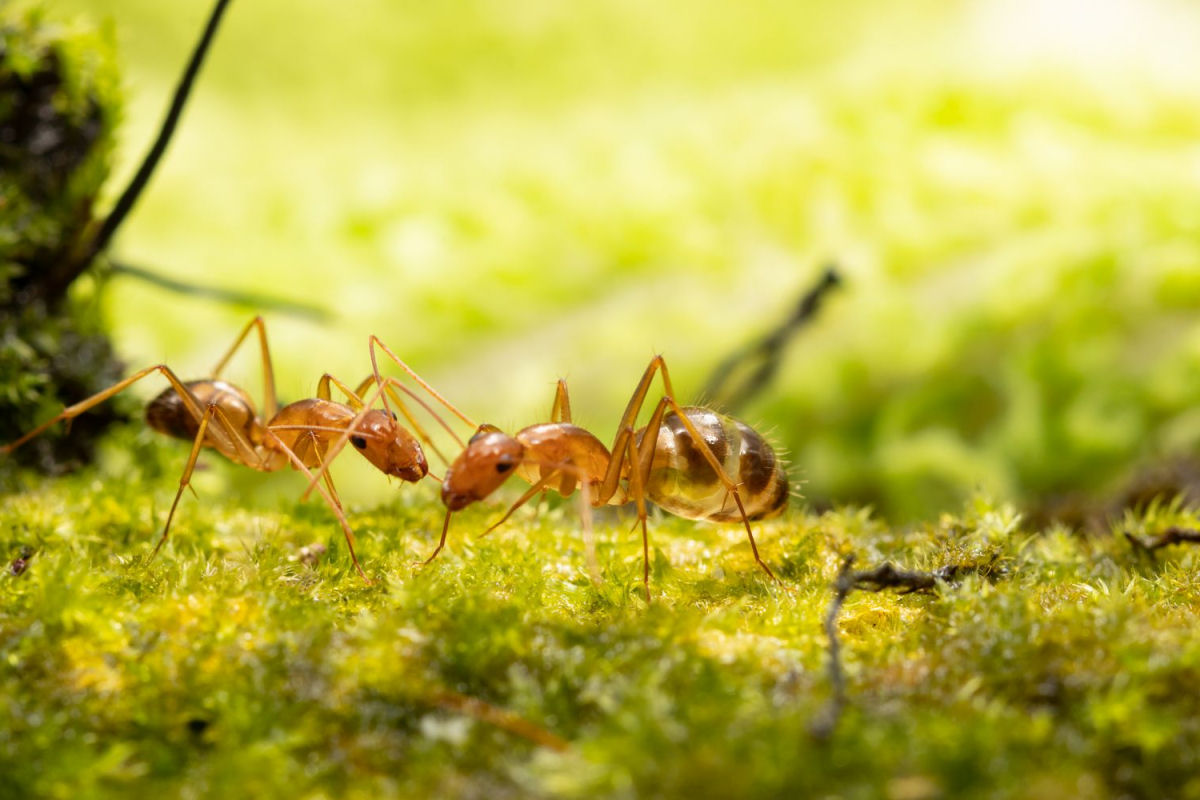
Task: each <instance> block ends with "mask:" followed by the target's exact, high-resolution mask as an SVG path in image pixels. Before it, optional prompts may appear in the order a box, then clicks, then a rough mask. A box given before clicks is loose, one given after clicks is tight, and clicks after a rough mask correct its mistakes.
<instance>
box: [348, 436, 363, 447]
mask: <svg viewBox="0 0 1200 800" xmlns="http://www.w3.org/2000/svg"><path fill="white" fill-rule="evenodd" d="M350 444H352V445H354V446H355V447H357V448H358V449H359V450H365V449H366V447H367V439H366V437H365V436H351V437H350Z"/></svg>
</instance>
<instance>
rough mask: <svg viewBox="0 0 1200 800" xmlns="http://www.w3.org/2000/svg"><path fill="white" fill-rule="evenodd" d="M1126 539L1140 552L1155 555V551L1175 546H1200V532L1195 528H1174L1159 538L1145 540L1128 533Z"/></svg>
mask: <svg viewBox="0 0 1200 800" xmlns="http://www.w3.org/2000/svg"><path fill="white" fill-rule="evenodd" d="M1125 538H1126V539H1128V540H1129V543H1130V544H1132V545H1133V546H1134V547H1136V548H1138V549H1139V550H1142V551H1144V552H1147V553H1153V552H1154V551H1155V550H1161V549H1162V548H1164V547H1170V546H1171V545H1173V544H1200V531H1198V530H1195V529H1194V528H1178V527H1173V528H1167V529H1166V530H1165V531H1163V532H1162V533H1160V534H1159V535H1158V536H1152V537H1146V538H1144V539H1143V538H1140V537H1138V536H1135V535H1134V534H1132V533H1130V532H1129V531H1126V532H1125Z"/></svg>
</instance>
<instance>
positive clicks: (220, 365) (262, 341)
mask: <svg viewBox="0 0 1200 800" xmlns="http://www.w3.org/2000/svg"><path fill="white" fill-rule="evenodd" d="M254 328H257V329H258V349H259V352H260V353H261V357H262V371H263V418H264V419H271V418H272V417H274V416H275V414H276V413H278V411H279V401H278V400H277V399H276V396H275V369H274V368H273V367H272V366H271V349H270V347H268V346H267V324H266V322H264V321H263V318H262V317H261V316H258V317H255V318H254V319H252V320H250V323H249V324H248V325H247V326H246V327H245V328H243V329H242V332H241V333H240V334H238V337H237V338H236V339H234V341H233V346H232V347H230V348H229V349H228V350H227V351H225V355H224V356H222V357H221V360H220V361H218V362H217V365H216V366H215V367H213V369H212V373H211V374H210V375H209V377H211V378H212V379H213V380H216V379H217V378H219V377H220V376H221V370H223V369H225V365H226V364H228V363H229V359H231V358H233V354H234V353H236V352H237V350H238V348H239V347H241V346H242V343H243V342H245V341H246V337H247V336H249V335H250V331H251V329H254Z"/></svg>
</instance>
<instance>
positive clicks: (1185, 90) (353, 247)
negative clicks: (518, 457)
mask: <svg viewBox="0 0 1200 800" xmlns="http://www.w3.org/2000/svg"><path fill="white" fill-rule="evenodd" d="M48 5H49V7H50V8H51V9H52V10H54V11H56V12H60V13H62V14H64V15H86V16H88V17H91V18H100V19H103V20H106V24H109V25H110V26H111V29H112V32H113V35H114V36H115V38H116V40H117V45H118V52H119V54H120V60H121V65H122V70H123V75H124V81H125V85H126V89H127V97H128V104H127V118H126V120H125V122H124V124H123V126H122V128H121V130H120V132H119V157H118V164H117V167H118V168H117V172H116V176H115V178H116V179H115V180H113V181H111V184H110V189H111V191H112V192H113V193H114V194H115V192H116V191H117V189H118V188H119V186H121V185H123V182H124V180H125V179H126V177H127V176H128V175H129V173H130V172H131V170H132V166H133V165H134V164H135V163H136V161H137V159H138V158H140V156H141V153H142V152H143V150H144V149H145V147H146V145H147V142H148V141H149V139H150V137H151V135H152V132H153V130H154V129H155V127H156V126H157V124H158V121H159V118H160V116H161V113H162V111H163V109H164V107H165V104H166V101H167V98H168V96H169V93H170V90H171V88H172V86H173V83H174V81H175V79H176V76H177V74H178V71H179V70H180V68H181V66H182V64H183V62H184V60H185V59H186V56H187V53H188V52H189V50H190V47H191V44H192V41H193V40H194V38H195V36H196V35H197V33H198V31H199V28H200V26H201V24H202V22H203V19H204V17H205V15H206V14H207V12H208V10H209V3H208V2H207V0H205V1H203V2H202V1H201V0H186V1H185V0H175V1H174V2H170V3H164V2H160V0H103V2H100V0H90V1H89V0H52V1H51V2H49V3H48ZM1198 76H1200V12H1198V11H1197V9H1196V8H1195V7H1194V6H1191V5H1189V4H1186V3H1182V2H1178V3H1172V2H1151V0H1112V2H1106V3H1103V4H1095V3H1087V2H1083V0H1076V1H1074V2H1072V1H1070V0H1059V1H1058V2H1042V1H1041V0H1017V1H1014V2H1002V1H1001V0H978V1H977V2H951V3H947V2H904V3H899V2H875V1H872V2H866V0H861V1H856V0H851V1H850V2H844V3H840V4H827V3H817V2H796V1H795V0H787V1H786V2H784V1H779V2H774V1H771V2H759V3H753V4H733V3H723V2H696V1H695V0H692V1H690V2H681V1H678V0H666V1H665V2H659V3H654V4H646V3H634V2H627V1H617V0H612V1H610V2H603V1H602V0H582V1H581V2H575V3H570V4H563V3H552V2H547V0H506V1H505V2H487V1H486V0H472V1H468V2H455V3H446V2H426V3H415V2H385V1H384V0H361V1H360V2H355V3H352V4H345V5H340V6H335V5H332V4H329V3H326V2H315V1H314V0H290V2H282V0H235V2H234V3H233V5H232V7H231V9H230V13H229V15H228V18H227V20H226V23H225V27H224V28H223V30H222V31H221V33H220V36H219V38H218V40H217V42H216V45H215V48H214V50H213V52H212V54H211V58H210V61H209V63H208V65H207V67H206V69H205V72H204V74H203V75H202V77H201V80H200V83H199V86H198V91H197V93H196V95H195V98H194V102H193V104H192V105H191V107H190V108H189V110H188V112H187V114H186V116H185V118H184V121H183V125H182V127H181V130H180V133H179V136H178V138H177V140H176V141H175V142H174V144H173V146H172V148H171V151H170V152H169V154H168V157H167V159H166V162H165V164H164V166H163V167H162V169H161V171H160V173H159V174H158V175H157V177H156V178H155V180H154V182H153V184H152V186H151V187H150V190H149V192H148V194H147V195H146V196H145V197H144V198H143V200H142V202H141V204H140V206H139V208H138V209H137V211H136V213H135V215H134V218H133V219H132V220H131V221H130V222H129V224H128V225H127V226H126V228H125V229H124V230H123V232H122V233H121V235H120V237H119V239H118V241H117V243H116V248H115V250H114V252H115V254H117V255H118V256H119V257H120V258H122V259H124V260H127V261H129V262H131V263H134V264H138V265H142V266H146V267H151V268H153V269H155V270H157V271H160V272H162V273H164V274H167V275H170V276H172V277H175V278H178V279H182V280H188V281H194V282H201V283H211V284H215V285H222V286H229V287H236V288H240V289H245V290H254V291H262V292H270V293H274V294H277V295H280V296H283V297H287V298H291V299H297V300H303V301H306V302H310V303H315V304H318V305H320V306H322V307H324V308H326V309H327V310H328V311H329V312H331V314H332V315H333V316H332V318H331V319H330V320H329V321H328V322H326V323H322V324H317V323H313V322H310V321H306V320H303V319H298V318H288V317H285V316H282V315H278V314H268V321H269V325H270V331H271V335H272V339H273V344H274V349H275V358H276V368H277V373H278V378H279V384H280V390H281V393H282V394H283V395H284V397H286V398H292V399H295V398H298V397H301V396H307V395H309V394H310V393H311V392H312V389H313V386H314V385H315V382H316V379H317V377H318V376H319V375H320V373H321V372H323V371H327V370H328V371H332V372H334V373H336V374H338V375H340V376H343V377H345V378H346V379H347V380H356V379H358V378H359V377H360V376H362V375H364V374H365V373H366V372H367V370H368V362H367V352H366V346H365V345H366V340H367V336H368V334H370V333H376V334H378V335H380V336H381V337H382V338H383V339H384V340H385V341H387V342H388V343H390V344H391V345H392V346H393V348H394V349H396V350H397V351H398V352H399V353H400V354H401V355H402V356H403V357H405V358H406V359H408V360H409V362H410V363H411V364H412V365H413V366H414V367H416V368H417V369H418V370H420V371H421V372H423V373H424V374H425V375H426V377H428V378H429V379H430V380H431V381H432V382H433V383H434V384H435V385H436V386H438V387H439V388H440V389H441V390H443V391H444V392H445V393H446V394H447V395H448V396H449V397H450V398H452V399H453V400H454V401H455V402H457V403H458V404H459V405H460V406H462V407H463V408H464V410H466V411H467V413H469V414H471V415H473V416H475V417H476V418H479V419H484V420H487V421H490V422H494V423H496V424H499V425H502V426H508V427H520V426H523V425H526V424H529V423H532V422H535V421H541V420H543V419H544V417H545V414H546V413H547V411H548V407H549V402H550V400H551V398H552V393H553V382H554V380H555V379H556V378H557V377H559V376H560V375H561V376H565V377H567V378H568V379H569V380H570V382H571V386H572V390H573V399H574V402H575V405H576V416H577V419H578V420H579V421H581V422H582V424H584V425H585V426H587V427H590V428H592V429H594V430H596V431H597V433H598V434H599V435H600V436H601V437H602V438H608V437H610V436H611V435H612V432H613V427H614V426H615V423H616V420H617V418H618V416H619V414H620V410H621V408H622V406H623V404H624V402H625V400H626V399H627V397H628V395H629V393H630V391H631V390H632V388H633V385H634V383H635V382H636V380H637V378H638V376H639V375H640V373H641V370H642V369H643V368H644V366H645V364H646V362H647V361H648V359H649V358H650V356H651V355H652V354H654V353H656V352H662V353H664V354H665V355H666V357H667V359H668V363H669V364H670V365H671V366H672V369H673V376H674V379H675V382H676V385H677V388H678V390H679V392H680V393H681V394H682V395H685V396H690V395H691V394H692V393H693V392H696V391H699V389H700V387H701V386H702V385H703V383H704V380H705V378H706V377H707V375H708V373H709V371H710V370H711V369H712V368H713V367H714V366H715V365H716V363H717V362H718V361H719V360H720V359H721V358H722V357H723V356H724V355H726V354H727V353H728V352H729V351H730V350H732V349H734V348H735V347H737V346H740V345H741V344H743V343H744V342H745V341H747V340H748V339H749V338H752V337H754V336H756V335H759V334H761V333H762V332H764V331H765V330H766V329H767V328H769V327H770V326H771V325H773V324H774V323H775V322H776V321H777V320H778V319H780V318H782V317H783V316H784V315H785V314H786V313H787V312H788V311H789V309H790V307H791V305H792V304H793V302H794V300H795V297H796V296H797V295H798V294H799V292H800V291H801V290H802V289H803V288H804V286H805V285H807V284H808V283H809V282H811V281H812V280H813V279H814V278H815V276H816V275H817V274H818V272H819V270H820V268H821V267H822V265H823V264H824V263H826V262H827V261H830V260H832V261H835V262H836V263H838V264H839V265H840V266H841V268H842V270H843V273H844V275H845V277H846V287H845V289H844V290H843V291H841V292H840V293H839V294H838V295H836V296H835V297H833V298H831V301H830V303H829V304H828V306H827V308H826V309H825V313H823V314H822V316H821V317H820V319H819V320H818V321H817V323H816V324H815V325H813V326H811V327H810V328H808V329H806V330H805V331H804V332H803V333H802V335H801V336H800V337H799V338H798V339H797V341H796V342H795V344H794V346H793V347H792V348H791V349H790V350H789V351H788V355H787V358H786V361H785V362H784V364H783V366H782V370H781V374H780V378H779V380H778V382H777V383H776V384H774V385H773V386H772V387H771V388H770V389H769V390H768V391H766V392H765V393H764V394H763V395H762V396H761V397H760V398H759V399H758V401H757V402H756V403H755V404H754V405H753V406H752V407H750V408H748V409H746V410H745V411H744V413H743V414H742V416H744V417H745V418H747V420H748V421H750V422H751V423H754V424H758V425H761V426H762V427H763V428H764V429H766V430H768V431H771V433H772V436H773V437H774V440H775V441H776V442H778V443H779V444H780V445H781V446H782V447H784V448H786V449H787V450H788V451H789V453H790V458H791V460H792V463H793V473H794V475H795V476H796V478H797V480H799V481H802V482H803V492H804V494H805V496H806V497H807V498H808V499H809V500H810V501H811V502H814V503H817V504H823V503H827V502H831V501H832V502H866V503H872V504H874V505H876V506H877V507H878V508H879V509H880V510H881V511H883V512H885V513H886V514H889V515H892V516H894V517H896V518H899V519H906V518H912V517H921V516H931V515H934V514H936V513H937V512H939V511H940V510H942V509H943V508H946V507H947V506H948V504H950V503H955V502H957V500H958V499H959V498H960V497H961V496H963V495H965V494H968V493H970V492H973V491H975V490H977V489H984V490H986V491H990V492H994V493H997V494H999V495H1002V496H1005V497H1012V498H1015V499H1017V500H1019V501H1021V502H1023V503H1025V504H1026V505H1027V507H1045V506H1048V505H1054V504H1055V503H1057V502H1059V501H1060V500H1061V499H1062V498H1064V497H1068V496H1075V495H1077V494H1082V495H1084V496H1091V497H1105V496H1107V495H1109V494H1111V493H1113V492H1115V491H1117V489H1116V487H1119V486H1120V485H1122V484H1123V483H1124V482H1126V481H1128V480H1130V479H1131V476H1132V475H1134V474H1135V473H1136V472H1138V471H1139V470H1144V469H1146V468H1147V465H1148V464H1152V463H1155V462H1158V461H1162V460H1166V459H1169V458H1176V457H1189V456H1190V455H1191V454H1193V453H1195V452H1196V451H1197V446H1198V445H1200V408H1197V407H1196V400H1197V399H1200V321H1198V320H1197V309H1198V308H1200V270H1198V269H1197V266H1198V264H1200V240H1198V238H1197V236H1198V234H1200V77H1198ZM104 303H105V308H106V313H107V315H108V317H109V319H110V321H111V326H112V329H113V331H114V333H115V338H116V342H117V346H118V349H119V351H120V352H121V353H122V354H124V356H125V358H126V359H127V360H128V363H129V365H130V366H131V367H137V366H142V365H143V364H149V363H153V362H156V361H159V360H163V361H166V362H168V363H170V364H172V365H173V366H174V367H176V368H177V369H178V370H179V371H180V372H181V373H185V374H186V375H200V374H203V372H204V370H206V369H207V368H208V367H209V366H210V364H211V362H212V361H214V360H215V359H216V358H217V356H218V355H219V354H220V353H221V352H222V351H223V349H224V348H225V347H226V346H227V345H228V342H229V341H230V340H231V338H232V337H233V335H234V334H235V333H236V332H237V330H238V329H239V328H240V325H241V324H242V323H243V322H244V321H245V320H246V319H248V317H249V316H250V315H251V314H252V313H253V312H254V311H257V309H248V308H232V307H228V306H222V305H218V304H214V303H212V302H211V301H207V300H202V299H199V298H189V297H181V296H176V295H170V294H165V293H163V292H162V291H160V290H158V289H155V288H153V287H151V286H148V285H146V284H143V283H139V282H137V281H134V280H131V279H128V278H116V279H114V280H113V281H112V283H111V285H110V287H109V289H108V291H107V292H106V294H105V295H104ZM253 361H254V359H250V358H248V359H245V372H244V375H245V382H246V383H247V384H248V385H249V386H250V387H251V388H253V389H254V391H255V392H257V391H258V389H257V387H258V385H259V384H258V382H257V378H256V377H252V376H253V375H254V371H255V365H254V363H253ZM157 390H158V387H157V386H155V387H149V386H147V387H145V389H144V390H143V391H144V392H145V393H146V394H151V393H153V392H155V391H157ZM361 474H362V475H363V480H361V481H359V480H357V479H354V480H345V479H343V480H342V481H341V485H342V487H343V489H344V491H345V493H346V494H347V495H349V497H350V498H351V499H355V498H359V499H361V498H364V497H372V496H382V495H383V494H384V493H387V492H389V491H394V490H389V489H388V488H387V487H386V486H385V485H383V482H382V481H379V480H378V479H377V478H368V477H366V473H361ZM354 484H358V485H357V486H355V485H354Z"/></svg>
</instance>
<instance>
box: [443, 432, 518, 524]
mask: <svg viewBox="0 0 1200 800" xmlns="http://www.w3.org/2000/svg"><path fill="white" fill-rule="evenodd" d="M524 455H525V447H524V445H522V444H521V443H520V442H518V441H517V440H516V439H514V438H512V437H511V436H509V435H508V434H506V433H501V432H500V431H499V430H498V429H497V428H494V427H493V426H491V425H483V426H481V427H480V429H479V432H478V433H476V434H475V435H474V436H472V437H471V441H470V442H468V443H467V449H466V450H463V451H462V453H461V454H460V455H459V456H458V458H456V459H454V463H453V464H451V465H450V468H449V469H448V470H446V480H445V481H444V482H443V483H442V502H443V503H445V504H446V508H448V509H450V510H451V511H458V510H459V509H461V508H465V507H467V506H469V505H470V504H471V503H474V502H475V501H477V500H482V499H483V498H485V497H487V496H488V495H489V494H491V493H492V492H494V491H495V490H496V489H498V488H499V487H500V484H502V483H504V481H505V480H507V479H508V476H509V475H512V474H513V472H514V471H515V470H516V467H518V466H519V465H520V464H521V459H522V458H524Z"/></svg>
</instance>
